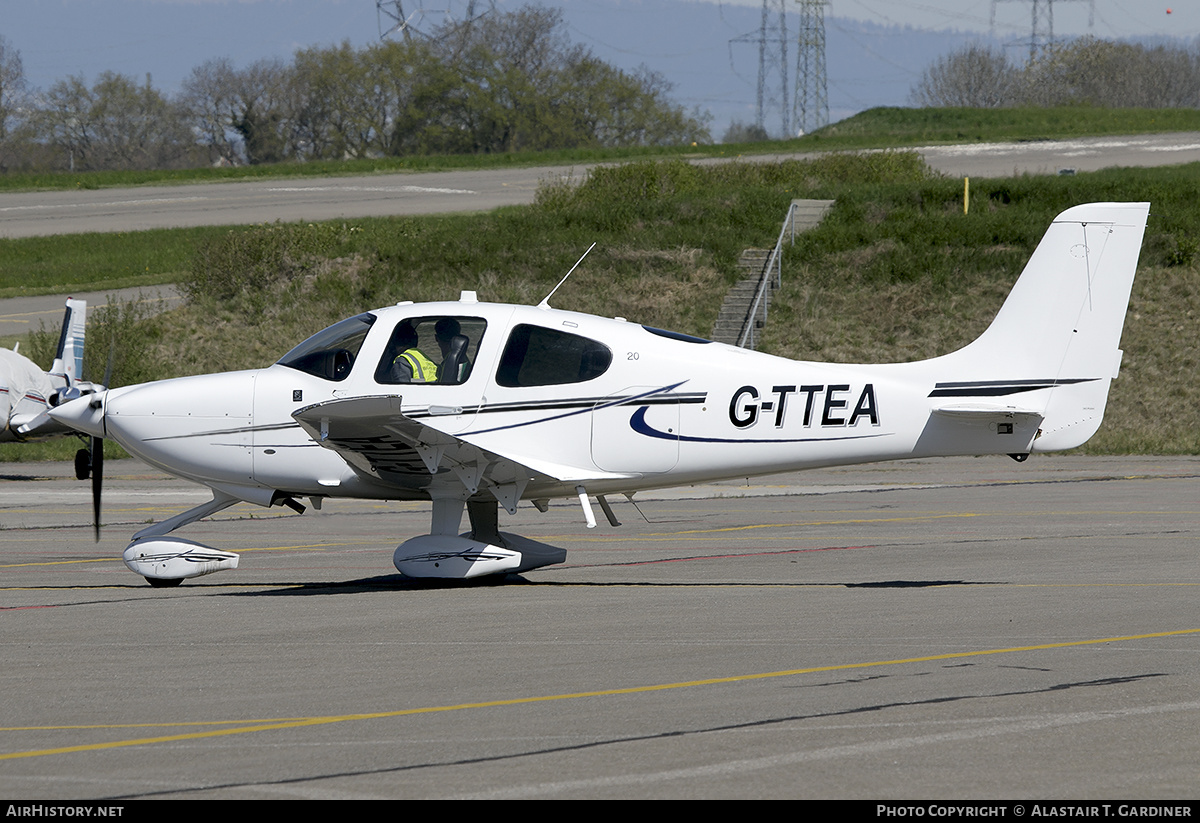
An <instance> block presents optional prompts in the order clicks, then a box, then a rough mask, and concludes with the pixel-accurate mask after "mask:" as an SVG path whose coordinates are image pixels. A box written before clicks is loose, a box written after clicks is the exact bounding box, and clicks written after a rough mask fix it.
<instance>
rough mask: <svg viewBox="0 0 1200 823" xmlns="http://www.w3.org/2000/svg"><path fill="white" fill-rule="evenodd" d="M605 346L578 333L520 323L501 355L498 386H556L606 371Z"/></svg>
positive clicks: (608, 356) (608, 353)
mask: <svg viewBox="0 0 1200 823" xmlns="http://www.w3.org/2000/svg"><path fill="white" fill-rule="evenodd" d="M611 363H612V351H611V350H610V349H609V348H608V346H606V345H604V344H603V343H600V342H597V341H595V340H589V339H588V338H586V337H580V336H579V335H577V334H571V333H569V332H564V331H558V330H557V329H546V328H542V327H541V326H529V325H524V324H522V325H519V326H517V327H516V328H515V329H513V332H512V334H511V335H510V336H509V338H508V343H507V344H506V345H505V347H504V354H503V355H502V356H501V358H500V368H499V369H498V370H497V371H496V382H497V383H499V384H500V385H501V386H509V387H515V386H555V385H559V384H562V383H582V382H584V381H585V380H592V379H593V378H596V377H599V376H600V375H602V374H604V372H606V371H608V367H609V365H610V364H611Z"/></svg>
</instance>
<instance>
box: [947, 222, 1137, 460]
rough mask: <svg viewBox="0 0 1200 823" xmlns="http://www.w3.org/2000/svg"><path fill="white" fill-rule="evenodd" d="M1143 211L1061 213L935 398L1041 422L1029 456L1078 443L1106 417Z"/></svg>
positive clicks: (956, 358)
mask: <svg viewBox="0 0 1200 823" xmlns="http://www.w3.org/2000/svg"><path fill="white" fill-rule="evenodd" d="M1149 211H1150V204H1149V203H1090V204H1087V205H1081V206H1075V207H1074V208H1070V209H1068V210H1066V211H1064V212H1063V213H1062V214H1060V215H1059V216H1058V217H1056V218H1055V219H1054V222H1053V223H1052V224H1051V225H1050V228H1049V229H1048V230H1047V232H1046V234H1045V236H1044V237H1043V238H1042V241H1041V243H1039V244H1038V247H1037V249H1036V250H1035V251H1034V253H1033V256H1032V257H1031V258H1030V259H1029V262H1028V264H1026V266H1025V269H1024V271H1023V272H1022V273H1021V276H1020V278H1018V280H1017V283H1016V285H1014V286H1013V289H1012V292H1010V293H1009V296H1008V299H1007V300H1005V302H1004V305H1003V306H1002V307H1001V308H1000V312H999V313H998V314H997V315H996V318H995V320H993V321H992V324H991V326H989V327H988V329H987V331H985V332H984V333H983V334H982V335H981V336H980V337H979V338H978V339H977V340H976V341H975V342H973V343H971V344H970V345H968V346H967V347H965V348H963V349H961V350H959V351H957V352H955V353H954V354H951V355H948V356H947V358H946V359H947V360H948V361H949V362H948V363H947V365H951V366H952V368H950V369H949V370H941V369H939V372H938V374H939V380H942V378H943V377H949V376H951V375H955V377H956V379H953V380H945V381H943V382H938V383H937V385H936V388H935V389H934V391H933V393H932V395H931V396H932V397H934V398H941V399H940V400H939V401H938V402H939V403H942V404H954V403H962V402H964V401H965V402H971V403H982V404H995V405H996V407H997V408H998V407H1000V406H1002V405H1007V404H1009V403H1013V402H1014V401H1015V402H1016V403H1017V404H1018V405H1020V406H1021V407H1022V410H1023V411H1029V410H1030V409H1029V407H1031V406H1033V407H1036V409H1033V410H1034V411H1037V412H1040V414H1041V415H1042V418H1043V419H1042V421H1041V426H1040V428H1039V429H1038V430H1037V432H1036V438H1035V439H1034V440H1033V442H1032V444H1031V450H1032V451H1039V452H1040V451H1056V450H1059V449H1070V448H1074V447H1075V446H1078V445H1081V444H1082V443H1084V442H1086V441H1087V439H1088V438H1089V437H1091V436H1092V435H1093V434H1094V433H1095V432H1096V429H1098V428H1099V427H1100V422H1101V420H1102V419H1103V417H1104V407H1105V404H1106V403H1107V400H1108V389H1109V385H1110V383H1111V382H1112V380H1113V378H1115V377H1116V376H1117V371H1118V369H1119V366H1120V363H1121V350H1120V348H1118V346H1119V345H1120V341H1121V330H1122V328H1123V327H1124V324H1125V312H1126V309H1127V308H1128V306H1129V294H1130V290H1131V289H1132V287H1133V277H1134V273H1135V271H1136V269H1137V263H1138V255H1139V253H1140V251H1141V246H1142V236H1143V234H1144V232H1145V229H1146V218H1147V216H1148V214H1149Z"/></svg>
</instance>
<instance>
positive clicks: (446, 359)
mask: <svg viewBox="0 0 1200 823" xmlns="http://www.w3.org/2000/svg"><path fill="white" fill-rule="evenodd" d="M461 334H462V326H460V325H459V323H458V321H457V320H455V319H454V318H453V317H443V318H442V319H441V320H439V321H437V323H436V324H435V325H434V327H433V336H434V337H435V338H436V339H437V344H438V348H439V349H441V350H442V363H441V365H440V366H438V370H439V373H440V374H441V375H442V381H443V382H449V383H462V382H463V381H464V380H466V379H467V375H468V374H470V372H471V361H469V360H468V359H467V354H466V351H458V352H454V353H452V352H451V348H452V346H451V343H452V342H453V341H454V338H455V337H458V336H459V335H461ZM465 347H466V338H465V337H464V338H463V341H462V345H461V348H463V349H465ZM453 361H457V362H453ZM447 369H450V370H451V371H450V372H447V371H446V370H447Z"/></svg>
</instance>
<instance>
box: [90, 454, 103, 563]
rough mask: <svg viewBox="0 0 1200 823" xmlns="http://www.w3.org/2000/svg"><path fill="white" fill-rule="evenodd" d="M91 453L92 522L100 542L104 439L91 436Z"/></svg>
mask: <svg viewBox="0 0 1200 823" xmlns="http://www.w3.org/2000/svg"><path fill="white" fill-rule="evenodd" d="M91 453H92V524H93V527H94V529H95V534H96V542H97V543H99V542H100V490H101V487H102V486H103V485H104V440H102V439H101V438H99V437H93V438H92V442H91Z"/></svg>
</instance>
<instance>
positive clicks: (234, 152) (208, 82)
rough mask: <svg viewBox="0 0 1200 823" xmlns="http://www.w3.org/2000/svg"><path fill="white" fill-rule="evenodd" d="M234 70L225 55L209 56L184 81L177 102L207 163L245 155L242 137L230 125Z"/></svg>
mask: <svg viewBox="0 0 1200 823" xmlns="http://www.w3.org/2000/svg"><path fill="white" fill-rule="evenodd" d="M236 89H237V71H236V70H235V69H234V67H233V63H231V62H230V60H229V58H227V57H220V58H217V59H215V60H208V61H205V62H204V63H201V64H200V65H199V66H196V68H194V69H192V72H191V74H189V75H188V76H187V78H186V79H185V80H184V81H183V88H182V91H181V93H180V98H179V102H180V105H182V107H183V109H184V111H185V112H186V114H187V117H188V122H189V123H190V124H191V126H192V128H193V129H194V130H195V132H196V136H197V139H198V141H199V143H200V144H201V145H202V146H204V147H205V148H206V149H207V150H208V154H209V156H208V160H209V162H210V163H227V164H235V163H238V162H240V161H241V160H243V159H244V157H245V155H244V153H243V151H242V140H241V137H240V136H239V135H238V133H237V131H236V130H235V129H234V127H233V122H234V119H235V112H237V110H238V97H237V92H236Z"/></svg>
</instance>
